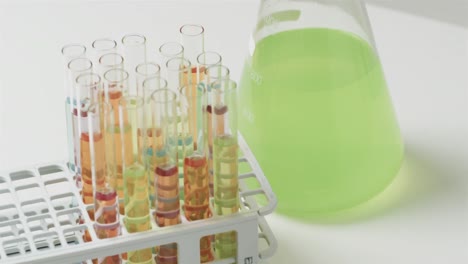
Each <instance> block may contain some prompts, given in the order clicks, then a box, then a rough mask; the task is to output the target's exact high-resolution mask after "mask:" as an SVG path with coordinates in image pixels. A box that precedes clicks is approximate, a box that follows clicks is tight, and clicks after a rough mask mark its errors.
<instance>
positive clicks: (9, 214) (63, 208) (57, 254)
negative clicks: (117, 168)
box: [0, 134, 277, 264]
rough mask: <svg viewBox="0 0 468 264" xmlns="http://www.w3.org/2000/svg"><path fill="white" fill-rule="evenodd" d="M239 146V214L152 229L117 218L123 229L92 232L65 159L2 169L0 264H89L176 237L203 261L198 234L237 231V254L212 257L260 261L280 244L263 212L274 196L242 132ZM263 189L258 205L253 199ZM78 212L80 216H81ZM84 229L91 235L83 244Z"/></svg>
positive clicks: (185, 252)
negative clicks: (130, 227) (133, 229)
mask: <svg viewBox="0 0 468 264" xmlns="http://www.w3.org/2000/svg"><path fill="white" fill-rule="evenodd" d="M239 145H240V149H241V153H242V154H241V155H240V158H239V164H240V167H242V168H243V169H242V171H241V172H243V173H242V174H240V175H239V179H240V180H239V187H240V188H239V193H240V197H241V210H240V212H239V213H237V214H233V215H229V216H222V217H219V216H215V217H213V218H210V219H205V220H200V221H194V222H187V221H186V220H185V219H183V223H182V224H180V225H177V226H170V227H164V228H159V227H157V226H156V224H155V222H154V219H151V220H152V225H153V228H152V230H151V231H146V232H142V233H133V234H129V233H127V232H126V230H125V227H124V225H123V224H122V233H123V234H122V235H121V236H119V237H115V238H109V239H98V238H97V235H96V233H95V231H94V228H93V222H92V221H91V220H90V218H89V216H88V214H87V210H88V209H90V205H85V204H83V202H82V200H81V198H80V194H79V190H78V189H77V188H76V185H75V182H74V179H73V177H72V175H71V174H70V173H69V172H68V169H67V168H66V165H65V164H64V163H51V164H46V165H41V166H35V167H31V168H28V169H21V170H15V171H8V172H3V173H0V263H25V264H26V263H27V264H40V263H47V264H64V263H92V262H91V259H94V258H98V257H104V256H112V255H116V254H119V253H123V252H127V251H132V250H137V249H143V248H149V247H154V246H159V245H164V244H169V243H177V244H178V254H179V257H178V259H179V263H181V264H194V263H200V252H199V241H200V238H202V237H204V236H207V235H213V234H217V233H223V232H227V231H236V232H237V239H238V252H237V259H234V258H231V259H223V260H217V261H215V262H212V263H217V264H219V263H240V264H254V263H258V261H259V260H260V259H266V258H268V257H270V256H272V255H273V254H274V252H275V250H276V247H277V242H276V239H275V237H274V235H273V233H272V231H271V229H270V227H269V226H268V224H267V222H266V221H265V218H264V216H265V215H267V214H270V213H272V212H273V210H274V208H275V207H276V203H277V200H276V197H275V195H274V194H273V192H272V190H271V187H270V185H269V183H268V181H267V180H266V178H265V175H264V174H263V172H262V170H261V168H260V166H259V165H258V163H257V161H256V159H255V157H254V156H253V154H252V152H251V151H250V149H249V147H248V146H247V144H246V142H245V140H244V139H243V137H242V135H240V134H239ZM244 172H245V173H244ZM260 196H262V201H263V202H262V204H263V205H259V203H257V199H258V198H259V197H260ZM265 198H266V199H265ZM265 201H266V202H265ZM91 207H92V206H91ZM151 215H153V214H151ZM181 215H183V213H181ZM80 218H81V219H84V220H85V221H84V223H83V221H78V220H79V219H80ZM121 218H122V219H123V217H121ZM86 230H87V231H88V232H89V234H90V236H91V238H92V241H91V242H86V243H85V242H84V241H83V233H84V232H85V231H86Z"/></svg>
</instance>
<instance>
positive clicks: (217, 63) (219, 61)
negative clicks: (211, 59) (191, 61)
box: [197, 51, 223, 67]
mask: <svg viewBox="0 0 468 264" xmlns="http://www.w3.org/2000/svg"><path fill="white" fill-rule="evenodd" d="M207 54H215V56H218V58H219V60H218V61H217V62H216V63H206V62H203V63H201V62H200V57H201V56H202V55H205V56H206V55H207ZM222 62H223V57H222V56H221V54H219V53H218V52H216V51H204V52H202V53H200V54H198V56H197V63H198V64H200V65H203V66H208V65H209V66H208V67H210V66H216V65H221V63H222Z"/></svg>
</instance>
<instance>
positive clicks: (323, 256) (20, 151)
mask: <svg viewBox="0 0 468 264" xmlns="http://www.w3.org/2000/svg"><path fill="white" fill-rule="evenodd" d="M64 2H65V1H57V0H49V1H46V0H35V1H26V0H21V1H1V0H0V65H1V68H0V170H4V169H10V168H20V167H22V166H25V165H30V164H35V163H41V162H49V161H57V160H63V159H64V157H65V155H66V147H65V142H66V138H65V135H66V133H65V118H64V113H63V92H62V83H63V80H62V77H63V76H62V64H61V63H62V62H61V57H60V53H59V51H60V47H61V46H62V45H63V44H66V43H68V42H77V41H84V42H85V43H86V44H88V45H89V43H90V42H91V41H92V40H93V39H95V38H97V37H102V36H110V37H115V38H120V37H121V36H122V35H123V34H125V33H130V32H138V33H143V34H146V35H147V36H148V38H149V39H150V40H151V42H150V43H149V47H150V49H149V50H150V51H152V52H154V51H155V50H156V47H157V46H158V45H159V44H161V43H162V42H163V41H165V40H176V39H177V38H178V36H177V29H178V26H179V25H181V24H184V23H187V22H197V23H201V24H203V25H205V27H206V43H207V49H211V50H217V51H219V52H220V53H222V54H223V55H224V56H223V60H224V62H225V63H226V64H227V65H229V66H230V68H231V69H232V72H233V74H232V75H233V77H234V78H236V79H238V78H239V76H240V71H241V69H242V64H243V58H244V54H245V52H246V51H247V41H248V35H249V33H250V31H251V28H252V25H253V24H254V23H255V19H256V13H257V10H256V6H257V2H256V1H247V0H236V1H222V3H221V1H212V0H209V1H208V0H207V1H202V2H201V3H200V2H197V1H189V0H185V1H181V0H173V1H136V2H137V3H138V4H129V2H131V1H124V0H121V1H110V0H100V1H84V3H83V1H77V0H73V1H67V2H68V4H65V3H64ZM376 2H379V1H377V0H376ZM403 2H408V1H395V2H394V3H395V4H391V3H390V4H389V3H388V2H386V3H383V4H382V3H379V5H373V4H372V5H370V6H369V8H368V9H369V15H370V18H371V22H372V24H373V28H374V34H375V39H376V42H377V46H378V49H379V52H380V57H381V59H382V63H383V67H384V69H385V72H386V76H387V80H388V85H389V89H390V93H391V95H392V97H393V101H394V107H395V109H396V112H397V114H398V118H399V122H400V126H401V131H402V134H403V136H404V139H405V143H406V160H405V162H404V164H403V168H402V170H401V173H400V174H399V175H398V177H397V178H396V180H395V181H394V182H393V183H392V184H391V186H389V187H388V188H387V189H386V190H385V191H384V192H383V193H382V194H381V195H379V196H378V197H376V198H375V199H373V200H371V201H369V202H368V203H366V204H363V205H361V206H358V207H357V208H354V209H351V210H348V211H347V212H342V213H339V214H336V215H334V216H331V217H330V218H329V219H324V220H322V221H315V222H299V221H296V220H292V219H288V218H286V217H284V216H280V215H276V214H275V215H272V216H269V217H268V220H269V222H270V223H271V226H272V228H273V231H274V232H275V233H276V236H277V238H278V241H279V249H278V252H277V254H276V255H275V257H273V258H272V259H270V260H268V262H266V263H270V264H280V263H281V264H282V263H301V264H302V263H317V264H328V263H330V264H376V263H379V264H395V263H397V264H407V263H408V264H419V263H421V264H422V263H424V264H432V263H434V264H440V263H450V264H459V263H460V264H462V263H468V178H467V174H468V162H467V161H468V77H467V76H468V55H467V54H468V45H467V36H468V35H467V33H468V28H466V27H465V26H467V24H468V23H465V22H464V21H466V20H463V19H460V14H462V13H463V12H462V11H460V10H465V9H463V8H466V5H462V1H459V0H452V1H451V2H453V3H452V4H454V6H451V7H450V5H448V6H447V5H439V4H435V1H419V0H415V1H411V3H408V8H406V6H405V4H404V3H403ZM433 2H434V3H433ZM439 2H440V1H439ZM448 2H449V1H447V2H445V1H444V3H448ZM32 3H34V4H32ZM181 3H183V5H182V4H181ZM418 3H419V4H420V8H417V7H418V5H417V4H418ZM418 11H421V12H418ZM450 12H453V13H450ZM464 14H467V13H464ZM219 36H221V37H219Z"/></svg>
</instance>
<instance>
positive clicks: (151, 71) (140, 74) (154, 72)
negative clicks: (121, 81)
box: [135, 62, 161, 102]
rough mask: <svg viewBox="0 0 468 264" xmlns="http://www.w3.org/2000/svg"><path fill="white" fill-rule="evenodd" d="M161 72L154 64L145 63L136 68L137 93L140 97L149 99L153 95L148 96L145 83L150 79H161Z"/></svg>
mask: <svg viewBox="0 0 468 264" xmlns="http://www.w3.org/2000/svg"><path fill="white" fill-rule="evenodd" d="M160 72H161V67H160V66H159V65H158V64H157V63H154V62H144V63H140V64H138V65H137V66H136V68H135V74H136V82H137V92H138V96H142V97H144V98H145V102H146V101H147V100H146V98H149V97H150V96H151V94H148V93H147V91H145V89H144V87H143V82H144V81H145V80H146V79H148V78H150V77H159V76H160Z"/></svg>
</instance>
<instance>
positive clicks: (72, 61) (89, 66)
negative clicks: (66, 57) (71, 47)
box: [68, 58, 93, 72]
mask: <svg viewBox="0 0 468 264" xmlns="http://www.w3.org/2000/svg"><path fill="white" fill-rule="evenodd" d="M77 61H85V62H86V63H87V65H88V67H86V68H83V69H81V68H80V69H73V67H72V65H73V63H75V62H77ZM92 68H93V62H92V61H91V60H89V59H88V58H74V59H72V60H70V62H68V69H69V70H71V71H74V72H85V71H88V70H91V69H92Z"/></svg>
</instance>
